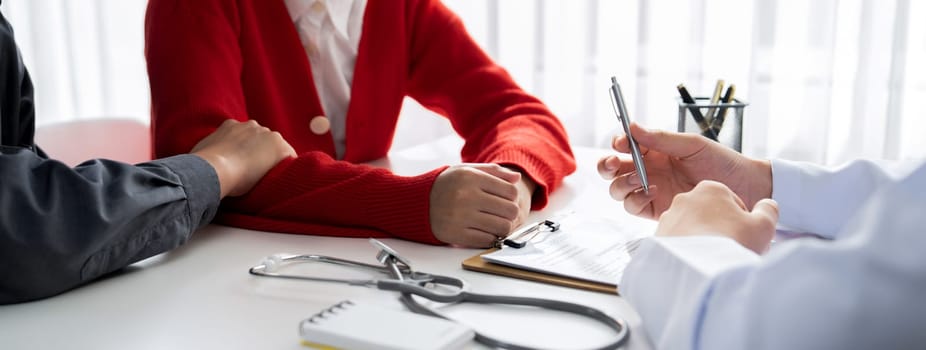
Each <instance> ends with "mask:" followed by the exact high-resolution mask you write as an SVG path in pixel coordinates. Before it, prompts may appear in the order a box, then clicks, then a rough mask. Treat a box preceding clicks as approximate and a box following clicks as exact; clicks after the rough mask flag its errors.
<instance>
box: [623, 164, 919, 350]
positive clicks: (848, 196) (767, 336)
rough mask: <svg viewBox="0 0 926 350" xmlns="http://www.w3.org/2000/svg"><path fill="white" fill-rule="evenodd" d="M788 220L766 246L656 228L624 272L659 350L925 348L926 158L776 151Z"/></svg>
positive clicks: (627, 291) (776, 178) (776, 183)
mask: <svg viewBox="0 0 926 350" xmlns="http://www.w3.org/2000/svg"><path fill="white" fill-rule="evenodd" d="M772 174H773V189H774V190H773V196H772V197H773V198H774V199H775V200H777V201H778V203H779V208H780V214H781V217H780V222H779V225H780V226H782V227H788V228H789V229H792V230H798V231H801V232H811V233H814V234H817V235H819V236H822V237H824V238H823V239H821V238H810V237H805V238H797V239H791V240H787V241H784V242H778V243H775V244H774V245H773V246H772V249H771V250H770V251H769V252H768V253H767V254H766V255H764V256H758V255H756V254H754V253H753V252H752V251H750V250H747V249H746V248H743V247H742V246H740V245H739V244H738V243H736V242H735V241H733V240H732V239H729V238H725V237H719V236H697V237H694V236H691V237H656V238H650V239H647V240H646V241H645V242H644V243H643V244H642V245H641V246H640V248H639V249H638V250H637V253H636V255H635V256H634V258H633V261H632V262H631V263H630V265H629V266H628V267H627V270H626V271H625V273H624V275H623V279H622V280H621V281H620V290H621V294H622V295H623V296H624V297H625V298H626V299H627V300H628V301H629V302H630V303H631V304H632V305H633V306H634V307H635V308H636V310H637V311H638V312H639V314H640V317H641V318H642V319H643V325H644V327H645V328H646V332H647V333H648V335H649V336H650V340H651V341H652V342H653V344H655V345H656V346H657V347H658V348H660V349H711V350H714V349H909V348H917V349H923V348H926V299H924V296H926V163H921V162H909V163H902V164H901V163H894V164H885V163H881V164H876V163H874V162H870V161H856V162H853V163H851V164H849V165H847V166H845V167H842V168H840V169H837V170H825V169H823V168H821V167H817V166H813V165H810V164H803V163H793V162H787V161H773V162H772Z"/></svg>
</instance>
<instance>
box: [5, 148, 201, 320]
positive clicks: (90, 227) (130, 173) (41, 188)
mask: <svg viewBox="0 0 926 350" xmlns="http://www.w3.org/2000/svg"><path fill="white" fill-rule="evenodd" d="M0 151H2V152H0V179H2V181H0V210H2V213H3V219H2V220H0V304H7V303H16V302H22V301H29V300H34V299H39V298H44V297H48V296H52V295H55V294H59V293H61V292H64V291H67V290H69V289H72V288H74V287H77V286H79V285H81V284H84V283H87V282H89V281H92V280H94V279H96V278H98V277H100V276H102V275H105V274H107V273H110V272H113V271H115V270H118V269H120V268H122V267H124V266H127V265H129V264H131V263H134V262H136V261H139V260H142V259H145V258H147V257H150V256H153V255H156V254H159V253H162V252H165V251H167V250H170V249H172V248H175V247H177V246H179V245H181V244H182V243H184V242H185V241H186V240H187V239H188V238H189V237H190V235H191V233H192V232H193V231H194V230H195V229H196V228H198V227H200V226H202V225H205V224H206V223H208V222H209V221H210V220H211V219H212V217H213V216H214V215H215V211H216V209H217V207H218V204H219V183H218V177H217V175H216V173H215V170H214V169H213V168H212V167H211V166H210V165H209V164H208V163H207V162H206V161H205V160H203V159H201V158H199V157H197V156H194V155H180V156H175V157H171V158H166V159H161V160H155V161H152V162H149V163H143V164H138V165H137V166H133V165H129V164H124V163H118V162H114V161H107V160H92V161H87V162H85V163H83V164H81V165H79V166H77V167H75V168H70V167H68V166H67V165H65V164H63V163H61V162H58V161H54V160H49V159H46V158H43V157H40V156H39V155H37V154H36V153H34V152H33V151H30V150H28V149H26V148H19V147H7V146H2V147H0Z"/></svg>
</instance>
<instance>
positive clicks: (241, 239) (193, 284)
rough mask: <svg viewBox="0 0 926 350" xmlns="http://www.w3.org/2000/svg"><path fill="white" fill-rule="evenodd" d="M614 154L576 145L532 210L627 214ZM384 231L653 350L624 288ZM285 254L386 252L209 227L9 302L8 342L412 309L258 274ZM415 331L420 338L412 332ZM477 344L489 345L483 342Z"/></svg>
mask: <svg viewBox="0 0 926 350" xmlns="http://www.w3.org/2000/svg"><path fill="white" fill-rule="evenodd" d="M458 147H459V142H456V141H447V140H442V141H441V142H438V143H434V144H428V145H424V146H418V147H414V148H411V149H407V150H404V151H401V152H396V153H394V154H392V155H391V156H390V158H389V159H388V160H383V161H380V162H377V164H378V165H381V166H390V167H391V168H393V169H394V170H395V171H396V172H398V173H400V174H416V173H421V172H424V171H426V170H430V169H433V168H434V166H435V165H437V164H440V163H447V160H448V159H449V160H458V159H459V155H458V151H457V150H458ZM606 153H607V151H606V150H594V149H577V150H576V156H577V161H578V167H579V169H578V171H577V172H576V174H574V175H572V176H570V177H569V178H567V180H566V182H565V185H564V186H563V187H562V188H561V189H559V190H558V191H557V192H556V193H555V194H554V196H553V198H552V200H551V203H550V206H549V207H548V208H547V209H545V210H544V211H541V212H535V213H533V214H532V217H531V219H539V218H541V217H545V216H548V215H550V214H552V213H554V212H556V211H558V210H562V209H565V208H574V209H576V210H583V211H591V212H595V213H598V212H600V213H602V214H607V215H626V214H624V211H623V208H622V206H621V204H620V203H617V202H614V201H612V200H611V199H610V197H608V194H607V186H608V183H607V182H606V181H603V180H601V179H600V178H599V177H598V175H597V173H596V171H595V162H596V161H597V159H598V157H599V156H601V155H603V154H606ZM442 159H443V161H441V160H442ZM579 198H581V200H578V199H579ZM384 241H385V242H386V243H387V244H389V245H390V246H392V247H393V248H395V249H396V250H398V251H399V253H401V254H403V255H404V256H406V257H408V258H409V259H410V260H411V261H412V263H413V266H414V267H415V268H416V269H418V270H422V271H425V272H432V273H437V274H445V275H451V276H456V277H460V278H463V279H465V280H466V281H468V282H469V283H470V287H471V290H473V291H475V292H480V293H495V294H499V293H504V294H513V295H521V296H531V297H543V298H554V299H560V300H568V301H572V302H577V303H582V304H586V305H589V306H593V307H596V308H598V309H601V310H603V311H605V312H607V313H609V314H610V315H612V316H616V317H621V318H624V319H626V320H627V321H628V322H629V324H630V326H631V338H630V342H629V343H628V345H627V346H625V348H627V349H649V348H651V345H650V344H649V343H648V341H647V340H646V338H645V336H644V334H643V330H642V329H641V327H640V319H639V317H638V316H637V314H636V313H635V312H634V311H633V310H632V309H631V307H630V306H629V305H628V304H627V303H626V302H625V301H624V300H623V299H621V298H620V297H618V296H616V295H607V294H602V293H595V292H587V291H581V290H576V289H570V288H565V287H558V286H553V285H547V284H541V283H536V282H529V281H523V280H517V279H512V278H506V277H499V276H494V275H489V274H483V273H478V272H471V271H465V270H463V269H462V268H461V267H460V263H461V261H463V260H464V259H465V258H467V257H470V256H472V255H474V254H476V253H478V252H479V251H480V250H475V249H459V248H448V247H441V246H429V245H424V244H418V243H414V242H409V241H403V240H398V239H387V240H384ZM279 252H288V253H315V254H323V255H331V256H337V257H341V258H346V259H353V260H360V261H366V262H370V263H375V260H374V258H375V256H374V255H375V253H376V250H375V249H374V248H373V247H372V246H371V245H370V244H369V243H368V242H367V241H366V240H365V239H351V238H334V237H319V236H304V235H290V234H274V233H266V232H255V231H249V230H243V229H236V228H230V227H225V226H217V225H210V226H208V227H206V228H205V229H203V230H201V231H199V232H198V233H196V234H195V235H194V236H193V238H192V239H191V241H190V242H189V243H187V244H186V245H184V246H182V247H180V248H179V249H177V250H175V251H173V252H170V253H166V254H162V255H159V256H156V257H153V258H151V259H147V260H145V261H142V262H140V263H137V264H135V265H133V266H130V267H129V268H127V269H125V271H124V272H122V273H119V274H117V275H116V276H112V277H110V278H106V279H103V280H100V281H97V282H95V283H92V284H90V285H87V286H84V287H81V288H78V289H76V290H73V291H70V292H68V293H65V294H62V295H59V296H56V297H53V298H49V299H46V300H41V301H37V302H31V303H25V304H18V305H10V306H0V348H3V349H120V350H121V349H294V350H295V349H301V350H305V349H307V348H304V347H302V346H300V345H299V338H298V333H297V330H296V327H297V324H298V323H299V321H300V320H302V319H304V318H306V317H308V316H310V315H311V314H314V313H315V312H317V311H319V310H321V309H322V308H325V307H327V306H330V305H331V304H333V303H336V302H339V301H342V300H345V299H353V300H357V301H363V302H369V303H376V304H380V305H382V306H385V307H389V308H395V309H402V305H401V304H400V303H399V302H398V301H397V294H395V293H390V292H383V291H378V290H374V289H369V288H362V287H351V286H346V285H339V284H325V283H313V282H302V281H290V280H277V279H268V278H259V277H254V276H251V275H249V274H248V272H247V270H248V268H249V267H250V266H252V265H254V264H256V263H258V262H259V261H260V260H261V259H262V258H263V257H265V256H268V255H271V254H275V253H279ZM313 266H315V265H313ZM326 271H328V270H326ZM445 311H446V312H447V313H448V314H450V315H451V316H454V317H457V318H458V319H460V320H461V321H463V322H465V323H468V324H470V325H471V326H474V327H475V328H477V329H479V330H482V331H486V332H488V333H489V334H491V335H506V336H507V337H508V338H504V339H510V340H512V341H517V342H520V343H523V344H532V345H534V346H544V347H547V348H550V347H553V348H569V349H578V348H589V347H591V346H595V345H603V344H604V342H606V341H607V340H608V339H610V337H611V335H612V334H611V333H610V332H609V331H608V330H607V329H606V328H604V327H603V326H600V325H598V324H597V323H595V322H594V321H590V320H586V319H584V318H580V317H577V316H572V315H568V314H558V313H553V314H551V313H547V312H538V311H536V310H523V309H512V308H505V309H499V308H498V307H492V306H472V305H464V306H455V307H452V308H449V309H445ZM407 334H408V336H414V330H412V329H409V330H408V333H407ZM471 348H473V349H483V348H484V347H482V346H481V345H479V344H476V343H473V345H472V346H471Z"/></svg>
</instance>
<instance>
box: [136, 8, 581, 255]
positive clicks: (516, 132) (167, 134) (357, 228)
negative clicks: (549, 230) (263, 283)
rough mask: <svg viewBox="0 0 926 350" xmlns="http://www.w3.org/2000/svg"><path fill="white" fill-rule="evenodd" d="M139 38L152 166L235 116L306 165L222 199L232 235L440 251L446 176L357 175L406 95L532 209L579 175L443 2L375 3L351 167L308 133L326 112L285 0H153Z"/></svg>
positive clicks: (351, 138) (369, 14) (352, 130)
mask: <svg viewBox="0 0 926 350" xmlns="http://www.w3.org/2000/svg"><path fill="white" fill-rule="evenodd" d="M145 39H146V46H145V54H146V57H147V61H148V74H149V77H150V83H151V104H152V118H151V127H152V133H153V139H154V152H155V156H156V157H164V156H169V155H173V154H179V153H186V152H189V150H190V149H191V148H192V147H193V146H194V145H195V144H196V143H197V142H198V141H199V140H200V139H202V138H203V137H205V136H206V135H208V134H209V133H210V132H212V131H213V130H215V129H216V128H217V127H218V126H219V124H221V122H222V121H223V120H225V119H228V118H234V119H237V120H247V119H255V120H257V121H258V122H260V123H261V124H262V125H264V126H267V127H269V128H270V129H273V130H276V131H279V132H280V133H281V134H282V135H283V137H284V138H285V139H286V140H287V141H289V143H290V144H291V145H292V146H293V147H294V148H295V149H296V152H297V153H298V154H299V156H298V158H295V159H290V160H286V161H283V162H282V163H280V164H279V165H278V166H276V167H275V168H274V169H273V170H271V172H270V173H268V174H267V176H266V177H264V179H263V180H262V181H261V182H260V183H258V184H257V186H256V187H254V189H252V190H251V192H250V193H248V194H247V195H245V196H243V197H239V198H234V199H229V200H226V201H225V202H224V203H223V210H222V213H221V214H220V216H219V217H218V221H219V222H222V223H225V224H228V225H232V226H238V227H243V228H249V229H255V230H262V231H276V232H290V233H304V234H319V235H336V236H349V237H390V236H394V237H400V238H405V239H409V240H414V241H419V242H426V243H433V244H438V243H440V242H439V241H438V240H437V239H436V238H434V234H433V233H432V232H431V225H430V221H429V206H430V203H429V196H430V192H431V187H432V185H433V183H434V180H435V178H436V177H437V175H438V174H440V172H441V171H443V170H444V169H445V167H441V168H439V169H435V170H433V171H431V172H428V173H426V174H422V175H418V176H411V177H407V176H398V175H395V174H393V173H391V172H390V171H389V170H384V169H378V168H373V167H370V166H366V165H362V164H358V163H362V162H367V161H371V160H375V159H379V158H382V157H385V156H386V154H387V152H388V151H389V147H390V145H391V143H392V138H393V134H394V133H395V128H396V121H397V118H398V116H399V110H400V108H401V106H402V100H403V98H404V97H405V96H406V95H407V96H411V97H412V98H414V99H416V100H417V101H418V102H420V103H421V104H422V105H424V106H427V107H428V108H430V109H431V110H434V111H436V112H438V113H440V114H442V115H444V116H446V117H447V118H449V120H450V121H451V123H452V125H453V128H454V130H456V132H457V133H459V134H460V135H461V136H462V137H463V138H464V139H465V145H464V147H463V150H462V152H461V156H462V159H463V161H465V162H489V163H498V164H503V165H513V166H515V167H518V168H520V169H522V170H523V171H524V172H525V173H526V174H527V175H528V176H530V178H531V179H533V180H534V181H535V182H536V183H537V185H538V186H537V191H536V192H535V195H534V198H533V205H532V206H533V208H534V209H538V208H542V207H543V206H545V205H546V202H547V196H548V195H549V193H550V192H551V191H553V190H554V189H555V188H556V186H558V185H559V184H560V183H561V182H562V179H563V177H565V176H566V175H568V174H570V173H571V172H573V171H574V170H575V159H574V158H573V155H572V151H571V150H570V148H569V142H568V139H567V136H566V133H565V131H564V130H563V127H562V125H561V124H560V123H559V121H558V120H557V118H556V117H555V116H553V114H552V113H551V112H550V111H549V110H548V109H547V108H546V106H544V105H543V103H541V102H540V101H538V100H537V99H536V98H534V97H533V96H530V95H528V94H527V93H525V92H524V91H523V90H521V89H520V88H519V87H518V86H517V85H516V84H515V83H514V82H513V81H512V79H511V77H510V76H509V75H508V74H507V72H505V70H504V69H502V68H501V67H499V66H498V65H496V64H495V63H493V62H492V61H491V59H490V58H489V57H488V56H487V55H486V54H485V53H484V52H483V51H482V50H481V49H480V48H479V47H478V46H477V44H476V43H475V42H473V40H472V38H470V37H469V35H468V34H467V32H466V30H465V28H464V27H463V22H462V21H461V20H460V19H459V18H458V17H456V15H454V14H453V13H452V12H451V11H450V10H449V9H447V8H446V7H445V6H444V5H443V4H441V3H440V2H439V1H436V0H369V2H368V3H367V9H366V12H365V15H364V22H363V30H362V37H361V40H360V47H359V53H358V56H357V62H356V67H355V69H354V80H353V84H352V86H351V101H350V105H349V108H348V112H347V122H346V125H347V126H346V127H347V130H346V135H347V136H346V151H345V155H344V159H343V160H335V159H333V157H334V154H335V151H334V142H333V141H332V137H331V134H330V133H326V134H323V135H316V134H313V133H312V131H311V130H310V129H309V121H310V120H311V119H312V118H313V117H315V116H318V115H324V111H323V110H322V107H321V104H320V103H319V100H318V95H317V93H316V91H315V84H314V82H313V80H312V75H311V74H312V72H311V68H310V64H309V62H308V60H307V58H306V54H305V52H304V51H303V48H302V45H301V43H300V41H299V36H298V34H297V33H296V29H295V26H294V25H293V23H292V20H291V19H290V17H289V13H288V12H287V10H286V7H285V5H284V3H283V1H282V0H151V1H150V2H149V3H148V12H147V18H146V23H145Z"/></svg>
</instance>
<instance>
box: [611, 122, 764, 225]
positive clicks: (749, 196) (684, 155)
mask: <svg viewBox="0 0 926 350" xmlns="http://www.w3.org/2000/svg"><path fill="white" fill-rule="evenodd" d="M631 133H632V134H633V136H634V139H636V141H637V144H638V145H639V146H640V152H641V154H642V155H643V156H644V157H643V162H644V164H645V166H646V173H647V176H648V180H649V185H650V193H649V194H648V195H647V194H644V193H643V188H642V185H641V183H640V178H639V176H638V175H637V172H636V171H635V169H634V165H633V160H632V159H631V157H629V156H628V157H623V159H621V158H618V157H617V156H606V157H603V158H601V159H600V160H599V161H598V172H599V174H600V175H601V177H603V178H604V179H605V180H612V182H611V188H610V192H611V197H613V198H614V199H616V200H619V201H623V202H624V209H626V210H627V211H628V212H629V213H631V214H633V215H637V216H642V217H645V218H650V219H658V218H659V217H660V215H662V213H663V212H664V211H666V209H668V208H669V204H670V203H672V199H673V198H674V197H675V196H676V195H678V194H680V193H685V192H688V191H691V189H692V188H694V187H695V185H697V184H698V183H699V182H701V181H703V180H713V181H718V182H721V183H723V184H725V185H727V186H728V187H729V188H730V189H732V190H733V191H734V192H736V194H737V195H739V197H741V198H742V199H743V200H744V201H745V204H746V208H752V206H753V205H755V203H756V202H758V201H759V200H760V199H762V198H769V197H770V196H771V193H772V170H771V169H772V168H771V164H770V163H769V162H768V161H765V160H755V159H752V158H749V157H746V156H743V155H742V154H740V153H737V152H736V151H734V150H732V149H730V148H727V147H725V146H723V145H721V144H719V143H717V142H714V141H711V140H709V139H708V138H706V137H703V136H701V135H697V134H687V133H675V132H666V131H659V130H647V129H644V128H641V127H640V126H639V125H637V124H631ZM612 147H613V148H614V149H615V150H617V151H618V152H622V153H630V145H629V143H628V140H627V137H626V136H621V137H615V139H614V141H613V143H612Z"/></svg>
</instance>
